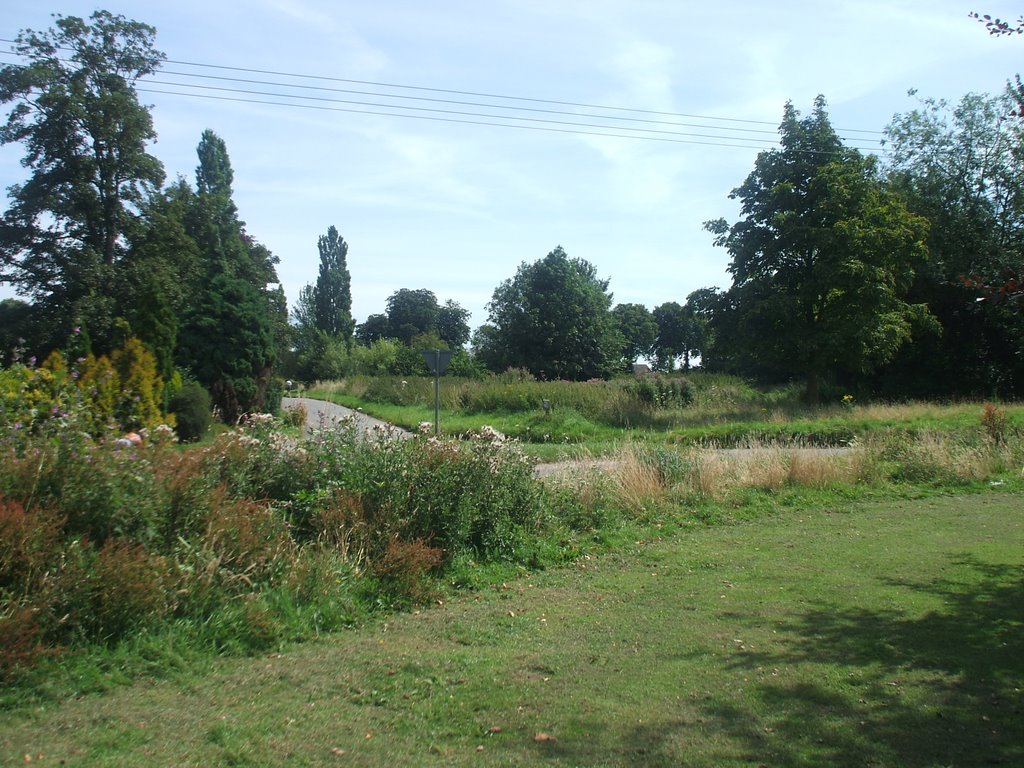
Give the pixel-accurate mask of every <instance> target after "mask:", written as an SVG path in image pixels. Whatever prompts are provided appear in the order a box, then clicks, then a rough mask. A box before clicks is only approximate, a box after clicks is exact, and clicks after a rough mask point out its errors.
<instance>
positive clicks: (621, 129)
mask: <svg viewBox="0 0 1024 768" xmlns="http://www.w3.org/2000/svg"><path fill="white" fill-rule="evenodd" d="M0 42H8V43H10V42H13V41H10V40H5V39H3V38H0ZM0 55H4V54H3V52H0ZM9 55H13V56H19V55H20V54H17V53H16V52H13V51H12V52H11V53H10V54H9ZM164 62H165V63H167V64H173V65H177V66H180V67H189V68H192V69H203V70H216V71H222V72H232V73H244V74H250V75H263V76H272V77H276V78H290V79H299V80H303V81H307V82H298V83H296V82H281V81H280V80H265V79H258V78H251V77H236V76H231V75H223V74H208V73H202V72H184V71H179V70H157V72H155V73H154V74H153V75H150V76H147V77H146V78H143V79H141V80H140V81H139V82H140V83H141V84H142V85H141V87H137V90H138V91H139V92H143V93H159V94H164V95H175V96H184V97H190V98H202V99H207V100H215V101H222V102H234V103H249V104H261V105H267V106H276V107H285V108H301V109H315V110H320V111H331V112H348V113H356V114H367V115H375V116H385V117H402V118H412V119H419V120H433V121H438V122H447V123H461V124H466V125H486V126H492V127H501V128H518V129H530V130H542V131H550V132H557V133H565V134H576V135H584V136H604V137H610V138H624V139H641V140H647V141H663V142H674V143H684V144H702V145H707V146H721V147H730V148H736V149H754V150H764V149H768V148H771V147H774V146H776V145H777V144H778V138H777V129H776V128H773V129H772V130H769V129H767V128H764V127H743V126H768V125H772V126H774V124H773V123H770V122H768V121H762V120H748V119H742V118H732V117H709V116H706V115H696V114H688V113H682V112H668V111H659V110H650V109H638V108H634V107H622V106H614V105H611V106H610V105H600V104H588V103H583V102H572V101H562V100H555V99H544V98H534V97H526V96H515V95H503V94H495V93H485V92H477V91H462V90H455V89H448V88H434V87H427V86H418V85H400V84H397V83H386V82H375V81H368V80H354V79H350V78H341V77H331V76H326V75H309V74H298V73H291V72H282V71H275V70H263V69H253V68H247V67H236V66H228V65H220V64H205V63H198V62H190V61H184V60H178V59H165V60H164ZM167 76H176V77H179V78H185V79H186V82H181V81H174V80H167V79H166V78H167ZM195 80H199V81H202V82H192V81H195ZM310 81H311V82H313V83H333V84H344V85H358V86H368V87H373V88H378V89H390V90H393V91H398V92H397V93H389V92H381V91H379V90H375V91H368V90H361V89H357V88H341V87H337V85H330V86H328V85H313V84H310ZM210 82H218V83H222V84H221V85H210V84H204V83H210ZM228 84H230V85H228ZM239 84H241V85H246V86H257V88H256V89H247V88H239V87H235V86H237V85H239ZM154 85H158V86H162V88H154V87H152V86H154ZM266 87H269V88H275V89H285V90H284V91H279V90H273V91H268V90H261V89H260V88H266ZM168 88H170V89H173V90H166V89H168ZM313 93H316V94H330V95H311V94H313ZM428 93H429V94H442V95H444V96H445V97H444V98H442V97H441V96H427V95H422V94H428ZM341 95H345V96H363V97H371V98H376V99H384V100H385V101H366V100H361V99H354V98H341ZM449 96H462V97H468V98H471V99H476V100H472V101H470V100H466V99H454V98H447V97H449ZM279 99H287V101H279ZM478 99H488V100H492V101H479V100H478ZM502 102H505V103H502ZM529 104H533V105H543V106H527V105H529ZM427 105H436V106H427ZM453 107H474V108H477V109H478V110H483V111H476V110H468V109H455V108H453ZM554 107H570V108H574V109H555V108H554ZM578 109H586V110H591V111H587V112H580V111H575V110H578ZM602 113H604V114H602ZM559 118H564V119H559ZM666 118H675V119H666ZM681 119H682V120H701V121H705V122H703V123H694V122H680V120H681ZM593 120H596V121H600V122H589V121H593ZM723 123H728V124H727V125H723ZM647 126H651V127H647ZM654 126H657V127H654ZM675 129H694V130H675ZM694 131H706V132H705V133H700V132H694ZM844 132H845V133H859V134H865V135H864V136H861V137H859V138H857V139H852V140H853V141H863V140H864V139H865V138H867V135H868V134H877V135H879V136H881V135H883V134H882V132H881V131H869V130H863V129H846V130H845V131H844ZM762 136H764V138H763V137H762ZM768 136H771V138H767V137H768ZM842 138H843V140H844V141H851V139H850V138H849V137H842ZM848 148H850V149H857V150H860V151H863V152H881V151H884V148H883V147H881V145H880V144H879V145H878V146H871V147H862V146H850V145H848Z"/></svg>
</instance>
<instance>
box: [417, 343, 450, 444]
mask: <svg viewBox="0 0 1024 768" xmlns="http://www.w3.org/2000/svg"><path fill="white" fill-rule="evenodd" d="M421 352H422V353H423V362H425V363H426V364H427V367H428V368H429V369H430V372H431V373H433V374H434V434H435V435H436V434H437V433H438V431H439V428H438V412H439V411H440V408H441V405H440V400H441V394H440V393H441V375H442V374H443V373H444V372H445V371H446V370H448V363H450V362H451V360H452V351H451V350H450V349H424V350H421Z"/></svg>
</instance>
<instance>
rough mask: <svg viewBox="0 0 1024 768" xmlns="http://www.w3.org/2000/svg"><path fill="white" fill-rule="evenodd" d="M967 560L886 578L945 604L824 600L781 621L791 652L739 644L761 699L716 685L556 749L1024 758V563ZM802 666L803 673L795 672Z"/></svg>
mask: <svg viewBox="0 0 1024 768" xmlns="http://www.w3.org/2000/svg"><path fill="white" fill-rule="evenodd" d="M955 564H956V565H958V566H960V567H961V568H966V569H968V570H969V571H970V572H971V573H972V574H973V576H974V578H973V579H970V582H971V583H964V582H963V581H956V582H954V581H939V582H935V583H931V584H911V583H903V582H894V581H890V582H888V583H889V584H890V585H891V586H895V587H899V588H900V589H905V590H922V591H925V592H927V593H930V594H933V595H935V596H937V597H939V598H941V600H942V601H943V603H944V609H943V610H942V612H941V613H930V614H927V615H925V616H921V617H919V618H906V617H905V616H903V615H902V614H901V613H900V612H899V611H898V610H881V611H869V610H858V609H850V610H839V611H837V610H834V609H833V608H831V607H822V608H819V609H813V610H810V611H808V612H806V613H804V614H803V615H801V616H799V617H797V618H795V619H794V620H793V621H791V622H789V623H786V624H784V625H782V626H778V627H776V628H775V629H776V631H777V632H778V638H779V642H778V643H777V644H776V647H777V648H778V649H779V650H775V651H773V652H770V653H761V652H754V651H751V650H747V651H745V652H738V653H737V655H736V656H735V657H733V658H732V659H731V660H730V661H729V662H728V663H727V664H728V667H729V668H731V669H732V670H733V671H734V672H735V673H737V674H736V677H735V679H737V680H741V679H745V680H747V681H749V682H745V683H743V686H744V688H745V692H744V693H743V694H742V697H743V698H742V699H740V700H741V701H749V704H743V703H741V704H737V703H736V701H737V699H736V698H732V700H731V701H730V702H727V703H726V702H723V701H721V699H720V698H719V697H717V696H715V695H714V694H713V693H712V694H711V695H709V696H707V697H706V698H705V699H704V700H699V701H689V702H685V701H684V702H683V706H681V707H680V709H679V710H677V711H676V712H667V711H666V712H665V717H664V719H662V720H661V721H660V722H656V723H652V724H650V725H648V724H644V725H637V726H636V727H635V728H632V729H630V730H629V731H628V732H627V733H625V734H622V733H620V734H619V735H618V738H619V739H621V741H620V742H619V743H617V744H612V743H609V741H610V739H611V738H613V737H611V734H609V733H605V734H595V737H596V738H595V739H594V740H593V742H591V743H589V744H576V745H569V744H557V745H552V748H551V749H548V750H544V751H545V752H547V753H548V756H549V757H554V756H557V757H558V758H560V759H562V760H577V761H578V760H580V759H585V760H590V761H592V762H584V763H580V764H588V765H632V766H644V767H646V768H661V767H662V766H664V767H665V768H668V767H669V766H707V767H709V768H710V766H716V765H724V764H728V765H750V766H771V767H772V768H794V767H796V766H806V767H807V768H810V767H811V766H814V767H815V768H817V767H818V766H826V765H827V766H850V767H851V768H852V766H857V767H858V768H861V767H863V766H888V767H891V768H925V767H927V768H940V767H945V766H989V765H992V766H1001V765H1003V766H1020V765H1024V568H1022V567H1020V566H996V565H990V564H985V563H982V562H979V561H977V560H973V559H961V560H959V561H957V562H956V563H955ZM965 581H966V580H965ZM762 628H763V627H762ZM816 665H827V666H822V667H821V669H820V670H819V669H815V667H816ZM793 668H798V669H797V670H796V672H797V674H796V676H798V677H799V678H801V680H802V682H793V683H788V682H787V678H788V677H793V676H794V675H791V674H789V673H788V672H787V670H789V671H792V670H793ZM773 673H777V674H775V675H773ZM826 675H827V678H826V679H825V680H824V681H823V682H820V683H819V682H807V680H818V679H822V678H823V676H826ZM696 731H700V732H701V735H697V733H696ZM691 740H692V741H693V742H695V746H696V744H697V743H699V744H700V746H699V749H698V750H696V751H694V752H691V751H690V750H689V749H688V742H690V741H691Z"/></svg>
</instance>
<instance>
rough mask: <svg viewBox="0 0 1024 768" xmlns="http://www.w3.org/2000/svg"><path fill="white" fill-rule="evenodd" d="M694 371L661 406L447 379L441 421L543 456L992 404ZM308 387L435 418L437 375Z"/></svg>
mask: <svg viewBox="0 0 1024 768" xmlns="http://www.w3.org/2000/svg"><path fill="white" fill-rule="evenodd" d="M685 380H686V381H687V382H688V385H687V386H688V388H689V389H688V391H689V392H690V397H691V402H690V403H689V404H688V405H685V406H683V405H681V404H679V403H667V404H665V405H664V406H657V407H655V406H652V405H649V404H648V405H641V404H638V403H637V402H634V401H632V400H630V399H629V397H628V396H627V395H628V393H629V389H628V387H629V382H628V381H625V382H623V381H613V382H593V383H572V382H511V383H509V382H506V383H504V384H502V383H501V380H500V379H499V380H495V381H488V382H474V381H466V380H451V381H442V393H444V394H443V396H442V399H441V408H440V418H439V421H440V429H441V431H442V432H444V433H445V434H448V435H461V434H465V433H468V432H472V431H475V430H479V429H480V427H481V426H483V425H484V424H487V425H489V426H492V427H494V428H495V429H497V430H499V431H501V432H502V433H503V434H505V435H507V436H509V437H513V438H515V439H517V440H519V441H520V442H521V443H522V445H523V448H524V450H525V451H527V452H528V453H529V454H530V455H532V456H534V457H535V458H538V459H542V460H545V461H553V460H559V459H563V458H571V457H573V456H578V455H580V454H581V452H586V453H587V454H589V455H592V456H605V455H609V454H612V453H615V452H617V451H618V450H619V449H621V447H622V446H623V444H624V443H626V442H641V443H648V444H651V445H662V444H670V445H682V446H689V445H701V446H709V447H716V448H733V447H742V446H744V445H746V444H748V443H749V442H751V441H756V442H776V443H781V444H792V445H801V446H818V447H834V446H844V445H848V444H850V443H851V442H854V441H857V440H863V439H864V438H865V437H867V436H870V435H874V434H877V433H890V434H891V433H895V434H904V435H907V436H910V437H916V436H918V435H920V434H922V433H926V432H942V433H945V434H947V435H971V434H974V433H977V432H978V431H979V430H980V428H981V426H982V416H983V414H984V413H985V412H986V411H985V409H986V407H987V406H986V404H984V403H981V402H955V403H953V402H951V403H932V402H908V403H864V404H859V403H856V402H855V401H852V400H851V401H849V402H846V403H844V402H835V403H826V404H823V405H820V406H817V407H810V406H807V405H805V404H803V403H801V402H800V399H799V391H798V389H797V388H794V387H781V388H778V389H776V390H770V391H767V392H761V391H758V390H755V389H753V388H752V387H750V385H749V384H747V383H745V382H744V381H743V380H741V379H738V378H736V377H731V376H723V375H720V374H706V373H703V372H700V371H693V372H690V373H689V374H687V376H686V379H685ZM428 385H429V386H428ZM446 387H447V392H445V388H446ZM477 390H481V392H477ZM474 393H475V394H474ZM307 394H308V395H309V396H311V397H319V398H322V399H326V400H330V401H332V402H335V403H338V404H340V405H345V406H347V407H350V408H359V409H361V410H363V411H365V412H366V413H368V414H371V415H373V416H375V417H377V418H380V419H383V420H385V421H389V422H391V423H394V424H398V425H399V426H402V427H405V428H409V429H414V428H415V427H416V425H417V424H419V423H420V422H423V421H429V422H431V423H433V419H434V410H433V382H432V380H427V379H418V378H409V379H407V380H405V381H404V383H403V382H402V381H398V380H394V381H391V380H387V379H384V380H365V379H359V380H357V381H354V382H348V381H343V382H327V383H321V384H318V385H317V387H316V388H314V389H312V390H310V391H309V392H308V393H307ZM542 399H547V400H548V402H549V403H550V404H551V408H550V410H549V411H548V412H545V411H544V410H543V409H542V408H541V405H540V404H541V402H542ZM478 401H484V402H488V403H492V404H493V406H494V407H493V408H492V409H491V410H487V411H481V410H479V409H478V408H475V407H467V406H466V403H475V402H478ZM992 407H994V408H996V410H997V412H998V414H999V415H1000V417H1001V418H1002V419H1003V420H1004V421H1003V422H1002V423H1001V425H1000V429H1002V430H1003V431H1005V432H1008V433H1021V432H1024V404H1017V403H998V404H995V405H994V406H992Z"/></svg>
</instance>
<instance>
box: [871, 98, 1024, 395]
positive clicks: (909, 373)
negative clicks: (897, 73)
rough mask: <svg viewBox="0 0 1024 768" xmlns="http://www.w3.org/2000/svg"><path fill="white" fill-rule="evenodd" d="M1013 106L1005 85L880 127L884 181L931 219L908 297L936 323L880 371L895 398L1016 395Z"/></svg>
mask: <svg viewBox="0 0 1024 768" xmlns="http://www.w3.org/2000/svg"><path fill="white" fill-rule="evenodd" d="M1016 107H1017V97H1016V95H1015V93H1014V92H1013V88H1012V87H1009V88H1008V89H1007V91H1006V92H1005V93H1004V94H1002V95H1001V96H997V97H993V96H987V95H981V94H968V95H966V96H964V97H963V98H962V99H961V100H960V101H959V102H958V103H956V104H950V103H947V102H945V101H937V100H934V99H924V100H922V101H920V103H919V106H918V107H917V108H916V109H913V110H911V111H909V112H907V113H904V114H899V115H896V116H895V117H894V118H893V121H892V122H891V123H890V124H889V126H888V127H887V129H886V141H887V144H888V146H889V154H888V170H889V174H890V178H891V179H892V184H893V185H894V186H895V188H897V189H898V190H899V191H900V193H901V194H902V195H903V196H904V197H905V198H906V200H907V204H908V205H909V206H910V208H911V210H913V211H914V212H915V213H918V214H920V215H922V216H925V217H926V218H927V219H928V220H929V221H930V222H931V231H930V235H929V239H928V247H929V253H930V259H929V263H928V265H927V266H926V267H925V268H924V269H921V270H919V271H918V273H917V276H916V279H915V281H914V285H913V289H912V295H913V296H914V297H915V300H917V301H922V302H927V304H928V305H929V307H931V310H932V312H933V313H934V314H935V316H936V317H937V318H938V320H939V322H940V323H941V326H942V334H941V335H934V336H932V337H926V338H923V339H921V340H919V341H918V342H917V343H915V344H914V345H913V346H912V347H911V348H910V349H909V350H907V354H906V355H901V360H900V361H898V364H897V365H894V366H893V367H892V369H891V370H889V371H886V377H885V380H884V381H883V385H885V386H886V387H887V388H890V389H891V388H893V387H897V388H898V393H899V394H910V395H912V396H927V395H933V394H937V395H947V396H948V395H957V394H962V395H979V394H982V395H986V396H987V395H989V394H991V393H992V392H993V391H999V392H1002V393H1003V394H1005V395H1008V396H1010V395H1014V394H1020V393H1021V392H1024V342H1022V341H1021V339H1022V338H1024V316H1021V315H1020V314H1019V313H1015V312H1014V311H1012V309H1011V307H1014V306H1015V305H1016V302H1019V301H1020V295H1021V294H1020V293H1019V291H1020V289H1019V287H1018V286H1019V285H1020V284H1021V283H1022V282H1024V281H1022V277H1024V260H1022V256H1021V254H1022V253H1024V126H1022V125H1021V121H1020V119H1019V118H1017V117H1016V116H1014V114H1013V113H1014V112H1015V111H1016ZM979 289H981V290H979ZM1015 289H1016V290H1015ZM1015 294H1016V296H1017V298H1016V299H1015V298H1014V297H1015ZM979 297H990V298H991V301H982V302H979V301H977V299H978V298H979ZM1000 300H1002V301H1000ZM1016 306H1019V305H1016Z"/></svg>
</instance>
